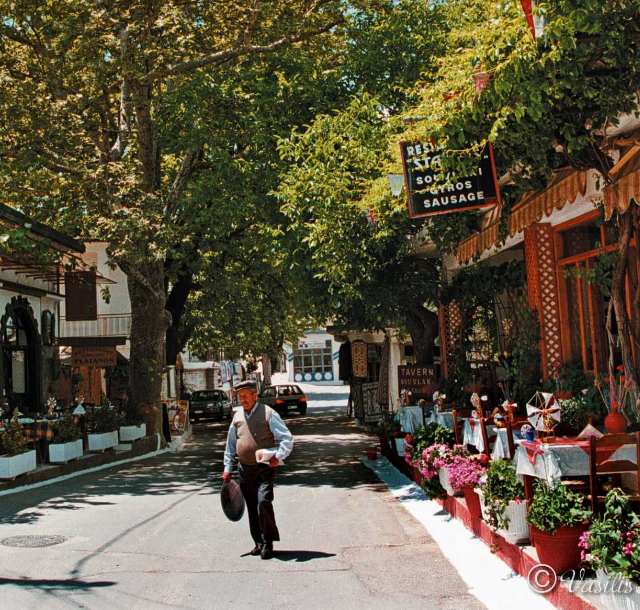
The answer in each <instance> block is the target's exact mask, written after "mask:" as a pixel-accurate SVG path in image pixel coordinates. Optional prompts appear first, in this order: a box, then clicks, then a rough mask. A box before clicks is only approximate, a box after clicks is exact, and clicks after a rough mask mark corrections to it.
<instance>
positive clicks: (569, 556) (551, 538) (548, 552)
mask: <svg viewBox="0 0 640 610" xmlns="http://www.w3.org/2000/svg"><path fill="white" fill-rule="evenodd" d="M588 528H589V526H588V525H584V524H580V525H575V526H573V527H564V526H562V527H559V528H558V529H557V530H556V531H555V532H554V533H553V534H549V533H547V532H542V531H540V530H539V529H538V528H537V527H533V526H532V527H531V531H532V533H533V543H534V545H535V547H536V551H537V552H538V560H539V561H540V563H546V564H547V565H548V566H551V567H552V568H553V569H554V570H555V572H556V574H557V575H558V576H560V575H561V574H563V573H564V572H566V571H567V570H571V569H572V568H577V567H578V566H579V565H580V561H581V559H580V547H579V546H578V542H579V541H580V536H582V534H584V532H586V531H587V529H588Z"/></svg>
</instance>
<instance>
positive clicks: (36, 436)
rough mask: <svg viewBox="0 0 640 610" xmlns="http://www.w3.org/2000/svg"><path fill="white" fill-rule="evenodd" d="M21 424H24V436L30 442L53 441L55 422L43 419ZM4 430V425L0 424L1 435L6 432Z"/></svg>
mask: <svg viewBox="0 0 640 610" xmlns="http://www.w3.org/2000/svg"><path fill="white" fill-rule="evenodd" d="M20 423H21V424H22V428H23V430H24V435H25V436H26V437H27V440H29V442H34V441H46V442H48V443H50V442H51V441H52V440H53V436H54V428H53V425H52V424H53V422H51V421H49V420H47V419H42V420H36V421H34V420H30V421H29V422H20ZM4 429H5V426H4V424H0V433H2V432H4Z"/></svg>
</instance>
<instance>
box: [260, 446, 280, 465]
mask: <svg viewBox="0 0 640 610" xmlns="http://www.w3.org/2000/svg"><path fill="white" fill-rule="evenodd" d="M277 452H278V450H277V449H258V451H256V462H258V463H259V464H268V463H269V460H270V459H271V458H272V457H275V456H276V453H277ZM283 464H284V462H283V461H282V460H280V459H279V460H278V466H282V465H283Z"/></svg>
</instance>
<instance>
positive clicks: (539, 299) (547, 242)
mask: <svg viewBox="0 0 640 610" xmlns="http://www.w3.org/2000/svg"><path fill="white" fill-rule="evenodd" d="M524 252H525V259H526V263H527V284H528V288H529V306H530V307H531V308H532V309H534V310H536V311H537V312H538V320H539V323H540V355H541V359H542V375H543V377H544V378H545V379H548V378H549V377H550V375H551V371H552V368H553V367H554V366H555V365H559V364H561V363H562V338H561V334H560V308H559V297H558V282H557V277H556V256H555V248H554V243H553V230H552V227H551V225H550V224H549V223H538V224H534V225H531V226H529V227H527V228H526V229H525V232H524Z"/></svg>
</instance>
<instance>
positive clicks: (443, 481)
mask: <svg viewBox="0 0 640 610" xmlns="http://www.w3.org/2000/svg"><path fill="white" fill-rule="evenodd" d="M438 479H439V480H440V485H442V487H444V490H445V491H446V492H447V493H448V494H449V495H450V496H458V497H461V496H464V494H463V493H462V492H461V491H454V490H453V487H451V483H449V471H448V470H447V469H446V468H440V470H438Z"/></svg>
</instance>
